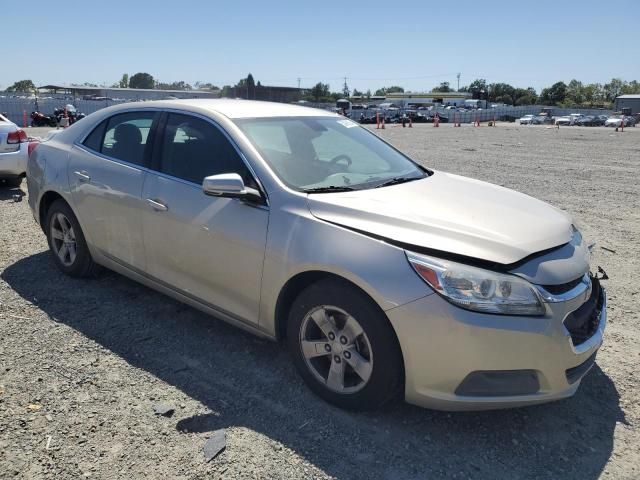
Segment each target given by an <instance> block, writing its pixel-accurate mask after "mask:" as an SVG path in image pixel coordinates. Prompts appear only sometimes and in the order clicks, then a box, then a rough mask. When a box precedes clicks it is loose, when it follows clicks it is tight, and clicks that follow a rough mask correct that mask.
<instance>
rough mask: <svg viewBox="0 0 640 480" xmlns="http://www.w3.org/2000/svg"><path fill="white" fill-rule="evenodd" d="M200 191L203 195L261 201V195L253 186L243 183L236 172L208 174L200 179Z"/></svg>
mask: <svg viewBox="0 0 640 480" xmlns="http://www.w3.org/2000/svg"><path fill="white" fill-rule="evenodd" d="M202 191H203V192H204V194H205V195H211V196H212V197H225V198H244V199H246V200H251V201H253V202H256V201H258V202H260V201H262V195H260V192H259V191H258V190H256V189H254V188H249V187H246V186H245V185H244V181H243V180H242V177H241V176H240V175H238V174H237V173H221V174H220V175H210V176H208V177H205V179H204V180H203V181H202Z"/></svg>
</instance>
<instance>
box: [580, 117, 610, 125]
mask: <svg viewBox="0 0 640 480" xmlns="http://www.w3.org/2000/svg"><path fill="white" fill-rule="evenodd" d="M607 118H608V117H607V116H606V115H586V116H583V117H580V118H579V119H577V120H576V125H578V126H581V127H600V126H602V125H604V122H606V121H607Z"/></svg>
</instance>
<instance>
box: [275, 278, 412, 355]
mask: <svg viewBox="0 0 640 480" xmlns="http://www.w3.org/2000/svg"><path fill="white" fill-rule="evenodd" d="M325 279H333V280H335V281H337V282H341V283H344V284H345V285H348V286H349V287H352V288H354V289H356V290H358V291H359V292H360V293H361V294H362V295H364V296H365V297H366V298H368V299H369V301H370V302H371V303H372V304H373V305H375V307H376V308H377V309H378V310H379V311H380V313H382V314H383V315H384V318H385V319H386V320H387V322H388V324H389V327H390V328H391V330H392V331H393V334H394V336H395V340H396V342H397V343H398V347H400V341H399V339H398V336H397V334H396V332H395V329H394V328H393V325H392V324H391V322H390V321H389V319H388V317H387V315H386V313H385V312H384V310H383V309H382V308H381V307H380V305H379V304H378V302H376V301H375V299H374V298H373V297H372V296H371V295H369V293H367V291H366V290H364V289H363V288H362V287H360V286H359V285H357V284H356V283H354V282H353V281H351V280H349V279H348V278H345V277H343V276H341V275H338V274H335V273H331V272H327V271H322V270H308V271H304V272H300V273H298V274H296V275H294V276H293V277H291V278H290V279H289V280H288V281H287V282H286V283H285V284H284V286H283V287H282V289H281V290H280V294H279V295H278V300H277V301H276V309H275V316H274V318H275V333H276V339H277V340H278V341H279V342H281V341H283V340H285V339H286V336H287V321H288V319H289V311H290V309H291V306H292V304H293V302H294V301H295V299H296V298H297V297H298V295H300V293H302V291H303V290H304V289H306V288H307V287H309V286H311V285H313V284H314V283H317V282H319V281H320V280H325ZM400 350H401V351H402V349H400Z"/></svg>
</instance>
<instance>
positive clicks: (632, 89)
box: [622, 80, 640, 95]
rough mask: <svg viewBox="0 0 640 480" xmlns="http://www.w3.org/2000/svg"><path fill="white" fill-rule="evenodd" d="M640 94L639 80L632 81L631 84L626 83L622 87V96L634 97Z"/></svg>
mask: <svg viewBox="0 0 640 480" xmlns="http://www.w3.org/2000/svg"><path fill="white" fill-rule="evenodd" d="M637 93H640V82H638V81H637V80H631V81H630V82H628V83H627V82H625V84H624V85H623V86H622V94H623V95H633V94H637Z"/></svg>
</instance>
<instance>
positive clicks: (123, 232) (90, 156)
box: [68, 111, 158, 270]
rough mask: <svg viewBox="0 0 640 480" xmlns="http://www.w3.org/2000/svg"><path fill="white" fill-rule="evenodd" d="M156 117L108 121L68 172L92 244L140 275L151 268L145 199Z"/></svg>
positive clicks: (76, 151)
mask: <svg viewBox="0 0 640 480" xmlns="http://www.w3.org/2000/svg"><path fill="white" fill-rule="evenodd" d="M157 117H158V113H157V112H154V111H138V112H127V113H121V114H117V115H114V116H112V117H110V118H108V119H106V120H104V121H103V122H102V123H100V124H99V125H98V126H97V127H96V128H95V129H94V130H93V131H92V132H91V133H90V134H89V136H88V137H87V138H86V139H85V140H84V142H83V143H82V144H76V145H74V147H73V149H72V151H71V157H70V162H69V170H68V176H69V185H70V187H71V193H72V195H73V201H74V207H75V213H76V215H77V216H78V219H79V220H80V224H81V225H82V228H83V231H84V232H85V234H86V235H87V237H88V238H89V240H90V242H91V244H92V245H93V246H94V247H97V248H98V249H99V250H100V253H102V254H104V255H105V256H107V257H109V258H110V259H112V260H115V261H117V262H119V263H121V264H123V265H125V266H129V267H135V268H136V269H140V270H144V269H145V267H146V262H145V253H144V244H143V239H142V225H141V210H142V208H145V205H146V204H144V203H143V202H142V200H141V194H142V186H143V184H144V178H145V174H146V167H147V166H148V164H149V159H150V155H151V147H152V144H153V141H152V137H153V135H152V132H153V128H154V126H155V120H156V118H157Z"/></svg>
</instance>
